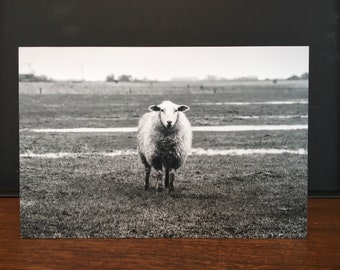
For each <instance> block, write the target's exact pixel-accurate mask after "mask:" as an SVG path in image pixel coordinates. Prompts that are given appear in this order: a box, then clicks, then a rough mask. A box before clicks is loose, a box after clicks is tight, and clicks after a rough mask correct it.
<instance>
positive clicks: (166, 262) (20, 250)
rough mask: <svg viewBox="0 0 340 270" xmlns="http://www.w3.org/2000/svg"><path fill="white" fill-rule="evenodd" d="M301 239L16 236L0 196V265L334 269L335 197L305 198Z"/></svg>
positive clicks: (337, 244)
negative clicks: (305, 215)
mask: <svg viewBox="0 0 340 270" xmlns="http://www.w3.org/2000/svg"><path fill="white" fill-rule="evenodd" d="M308 207H309V209H308V236H307V239H20V218H19V199H17V198H3V199H0V269H340V199H309V201H308Z"/></svg>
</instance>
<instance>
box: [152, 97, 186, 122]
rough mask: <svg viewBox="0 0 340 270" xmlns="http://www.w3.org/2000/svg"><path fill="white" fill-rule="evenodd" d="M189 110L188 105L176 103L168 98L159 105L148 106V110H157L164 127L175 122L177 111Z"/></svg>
mask: <svg viewBox="0 0 340 270" xmlns="http://www.w3.org/2000/svg"><path fill="white" fill-rule="evenodd" d="M189 110H190V108H189V106H187V105H177V104H175V103H173V102H171V101H169V100H165V101H163V102H162V103H161V104H159V105H152V106H150V107H149V111H156V112H159V115H160V119H161V121H162V124H163V125H164V126H165V127H166V128H172V127H173V126H174V125H175V124H176V122H177V118H178V112H186V111H189Z"/></svg>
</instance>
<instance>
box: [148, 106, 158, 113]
mask: <svg viewBox="0 0 340 270" xmlns="http://www.w3.org/2000/svg"><path fill="white" fill-rule="evenodd" d="M148 109H149V111H150V112H157V111H160V110H161V108H159V107H158V106H157V105H151V106H150V107H149V108H148Z"/></svg>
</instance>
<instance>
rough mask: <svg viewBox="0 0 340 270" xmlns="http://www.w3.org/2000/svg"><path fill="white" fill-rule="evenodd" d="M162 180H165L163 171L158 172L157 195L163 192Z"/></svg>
mask: <svg viewBox="0 0 340 270" xmlns="http://www.w3.org/2000/svg"><path fill="white" fill-rule="evenodd" d="M162 179H163V171H162V170H158V171H157V180H156V181H157V182H156V193H158V192H162V190H163V183H162Z"/></svg>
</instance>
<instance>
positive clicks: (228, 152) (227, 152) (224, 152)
mask: <svg viewBox="0 0 340 270" xmlns="http://www.w3.org/2000/svg"><path fill="white" fill-rule="evenodd" d="M286 153H287V154H294V155H306V154H307V150H305V149H297V150H289V149H265V148H263V149H203V148H193V149H192V150H191V155H194V156H195V155H198V156H202V155H206V156H216V155H221V156H241V155H266V154H273V155H278V154H286ZM136 154H137V151H136V150H133V149H126V150H116V151H113V152H94V153H70V152H60V153H43V154H35V153H31V152H28V153H24V154H21V155H20V158H46V159H54V158H77V157H86V156H95V155H97V156H106V157H115V156H130V155H136Z"/></svg>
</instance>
